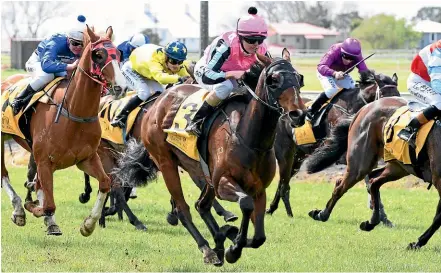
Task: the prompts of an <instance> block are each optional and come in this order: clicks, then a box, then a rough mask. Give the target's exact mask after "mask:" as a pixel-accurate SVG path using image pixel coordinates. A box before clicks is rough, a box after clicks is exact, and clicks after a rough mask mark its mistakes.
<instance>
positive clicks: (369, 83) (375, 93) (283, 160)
mask: <svg viewBox="0 0 441 273" xmlns="http://www.w3.org/2000/svg"><path fill="white" fill-rule="evenodd" d="M397 82H398V77H397V75H396V74H393V75H392V77H388V76H386V75H384V74H376V73H375V72H374V71H370V70H368V71H363V72H361V73H360V81H359V82H358V83H359V87H357V88H355V89H350V90H344V91H341V92H340V93H338V94H337V95H336V96H335V97H333V98H332V99H331V102H330V104H328V105H327V106H325V107H324V108H325V109H323V110H324V111H328V114H327V115H326V116H325V118H324V119H323V121H322V123H321V124H323V125H321V128H320V129H321V131H323V133H322V138H321V139H318V141H317V143H315V144H309V145H301V146H299V145H297V144H296V143H295V142H294V141H293V133H292V127H291V125H290V124H291V122H290V120H289V119H287V118H286V117H283V118H281V119H280V121H279V124H278V126H277V137H276V143H275V146H274V147H275V151H276V158H277V163H278V164H279V174H280V180H279V185H278V187H277V191H276V194H275V196H274V199H273V201H272V202H271V204H270V206H269V208H268V209H267V213H269V214H273V213H274V212H275V211H276V210H277V208H278V206H279V202H280V199H282V201H283V203H284V205H285V208H286V213H287V214H288V216H289V217H293V214H292V209H291V204H290V200H289V193H290V186H289V182H290V179H291V178H292V177H293V176H294V175H295V174H297V173H298V171H299V169H300V167H301V166H302V164H303V161H304V160H305V158H307V157H308V156H309V155H311V154H312V153H314V151H315V150H316V149H317V148H318V147H319V145H321V144H323V140H324V139H325V137H326V136H328V135H329V133H330V131H331V130H332V128H334V127H335V125H336V124H338V123H339V121H340V120H341V119H344V118H348V117H350V116H353V115H354V114H355V113H357V112H358V110H360V109H361V107H363V106H364V105H366V104H368V103H370V102H372V101H374V100H378V99H380V98H382V97H391V96H400V92H399V91H398V89H397ZM303 101H308V99H303ZM382 221H383V222H384V223H385V224H387V225H388V226H392V223H391V222H390V221H389V220H388V219H387V216H386V213H385V212H384V210H382Z"/></svg>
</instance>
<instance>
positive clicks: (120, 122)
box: [110, 118, 127, 129]
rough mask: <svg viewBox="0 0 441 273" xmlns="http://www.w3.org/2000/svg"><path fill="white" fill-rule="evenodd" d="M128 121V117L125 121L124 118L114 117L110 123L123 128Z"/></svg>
mask: <svg viewBox="0 0 441 273" xmlns="http://www.w3.org/2000/svg"><path fill="white" fill-rule="evenodd" d="M126 122H127V118H126V119H125V121H124V118H118V119H114V120H112V121H111V122H110V125H112V126H113V127H119V128H121V129H123V128H124V127H126Z"/></svg>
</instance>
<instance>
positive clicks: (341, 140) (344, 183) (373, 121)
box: [313, 98, 441, 249]
mask: <svg viewBox="0 0 441 273" xmlns="http://www.w3.org/2000/svg"><path fill="white" fill-rule="evenodd" d="M406 104H407V101H406V100H404V99H400V98H383V99H381V100H379V101H375V102H373V103H371V104H369V105H367V106H365V107H363V108H362V109H361V110H360V112H358V114H357V115H356V117H355V119H354V120H353V121H352V123H350V126H348V124H349V123H347V122H346V123H342V124H341V125H339V126H341V127H342V128H344V127H345V128H346V129H345V130H346V132H347V130H349V134H346V136H347V137H341V136H340V137H339V135H338V134H334V135H333V138H332V139H331V141H330V143H329V145H327V146H324V147H323V151H322V153H321V156H322V157H321V158H316V161H315V162H314V165H320V164H321V163H322V162H323V161H326V162H330V161H332V160H333V159H335V158H336V157H337V156H338V154H339V153H340V154H343V153H344V152H345V151H346V148H347V153H346V154H347V155H346V160H347V168H346V172H345V174H344V176H343V178H342V179H340V180H339V181H337V184H336V187H335V189H334V192H333V193H332V198H331V199H330V200H329V201H328V203H327V204H326V208H325V209H324V210H323V211H313V213H314V215H315V216H317V217H318V218H319V219H317V220H322V221H323V219H322V217H325V218H326V216H327V217H329V215H330V213H331V212H332V209H333V208H334V206H335V204H336V203H337V201H338V200H339V199H340V198H341V197H342V196H343V194H344V193H345V192H346V191H348V190H349V189H350V188H351V187H353V186H354V185H355V184H356V183H357V182H358V181H360V180H361V179H362V178H363V177H364V176H365V175H368V177H369V184H370V192H371V198H372V203H373V206H374V211H373V215H372V218H371V219H370V221H366V222H363V223H361V225H360V228H361V229H362V230H364V231H371V230H372V229H374V227H375V226H376V225H378V223H379V210H380V204H379V198H380V187H381V186H382V185H383V184H385V183H387V182H390V181H395V180H397V179H400V178H402V177H404V176H407V175H410V174H411V175H414V176H416V177H419V178H421V179H423V180H424V181H425V182H428V183H431V184H433V186H435V188H436V190H437V191H438V195H439V197H440V200H439V201H438V206H437V209H436V213H435V218H434V219H433V223H432V225H431V226H430V227H429V228H428V229H427V230H426V231H425V232H424V233H423V234H422V235H421V236H420V237H419V238H418V241H417V242H413V243H410V244H409V246H408V249H419V248H421V247H422V246H424V245H425V244H426V243H427V242H428V241H429V239H430V238H431V237H432V235H433V234H434V233H435V232H436V230H437V229H438V228H439V227H440V225H441V157H440V156H439V154H438V153H439V151H441V124H440V121H437V122H436V123H435V125H434V126H433V127H432V129H431V131H430V132H429V135H428V137H427V141H426V143H425V144H424V147H423V150H422V151H421V152H420V156H419V158H418V161H417V165H414V164H410V165H407V164H406V165H405V164H403V163H401V162H399V161H397V160H391V161H388V162H387V163H386V165H385V166H384V167H381V168H377V169H375V170H373V169H374V167H375V164H376V162H377V161H378V159H379V158H380V157H383V156H384V145H385V143H384V138H383V136H384V134H383V132H384V130H385V124H386V122H387V121H388V120H389V118H390V117H391V116H392V115H393V113H394V112H395V110H397V109H398V108H400V107H402V106H404V105H406ZM345 130H344V129H341V130H339V131H340V132H342V133H343V132H344V131H345ZM337 146H339V147H344V148H343V149H340V148H336V147H337ZM325 157H328V158H325ZM326 165H328V164H325V165H323V167H326Z"/></svg>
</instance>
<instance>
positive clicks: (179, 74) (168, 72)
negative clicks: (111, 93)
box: [111, 41, 190, 128]
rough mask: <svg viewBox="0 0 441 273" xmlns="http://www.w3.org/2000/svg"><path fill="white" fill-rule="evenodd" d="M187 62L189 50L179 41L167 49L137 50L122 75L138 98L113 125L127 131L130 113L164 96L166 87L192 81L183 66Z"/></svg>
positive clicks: (115, 119)
mask: <svg viewBox="0 0 441 273" xmlns="http://www.w3.org/2000/svg"><path fill="white" fill-rule="evenodd" d="M186 59H187V47H186V46H185V45H184V44H183V43H181V42H177V41H176V42H171V43H168V44H167V45H166V46H165V48H163V47H160V46H157V45H154V44H146V45H143V46H140V47H138V48H137V49H135V50H134V51H133V52H132V54H131V55H130V58H129V60H128V61H127V62H126V63H125V64H124V65H123V67H122V73H123V75H124V76H125V77H126V80H127V83H128V86H129V87H130V88H131V89H132V90H136V91H137V95H136V96H133V97H132V98H131V99H130V100H129V101H128V102H127V104H126V105H125V106H124V108H123V109H122V110H121V112H120V113H119V114H118V115H117V116H115V117H114V119H113V121H112V122H111V125H112V126H118V127H121V128H123V127H124V126H125V123H126V121H127V117H128V115H129V113H130V112H131V111H132V110H133V109H135V108H136V107H137V106H139V105H140V104H141V103H142V102H144V101H146V100H147V99H148V98H150V96H152V95H153V94H155V93H156V92H163V91H164V87H163V85H166V84H169V83H177V82H179V81H180V82H184V81H185V80H186V79H187V78H189V77H190V75H189V74H188V72H187V69H186V68H185V66H184V65H183V62H184V61H185V60H186Z"/></svg>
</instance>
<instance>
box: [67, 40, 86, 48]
mask: <svg viewBox="0 0 441 273" xmlns="http://www.w3.org/2000/svg"><path fill="white" fill-rule="evenodd" d="M69 44H71V45H72V46H84V44H83V43H82V42H80V41H76V40H73V39H69Z"/></svg>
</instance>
